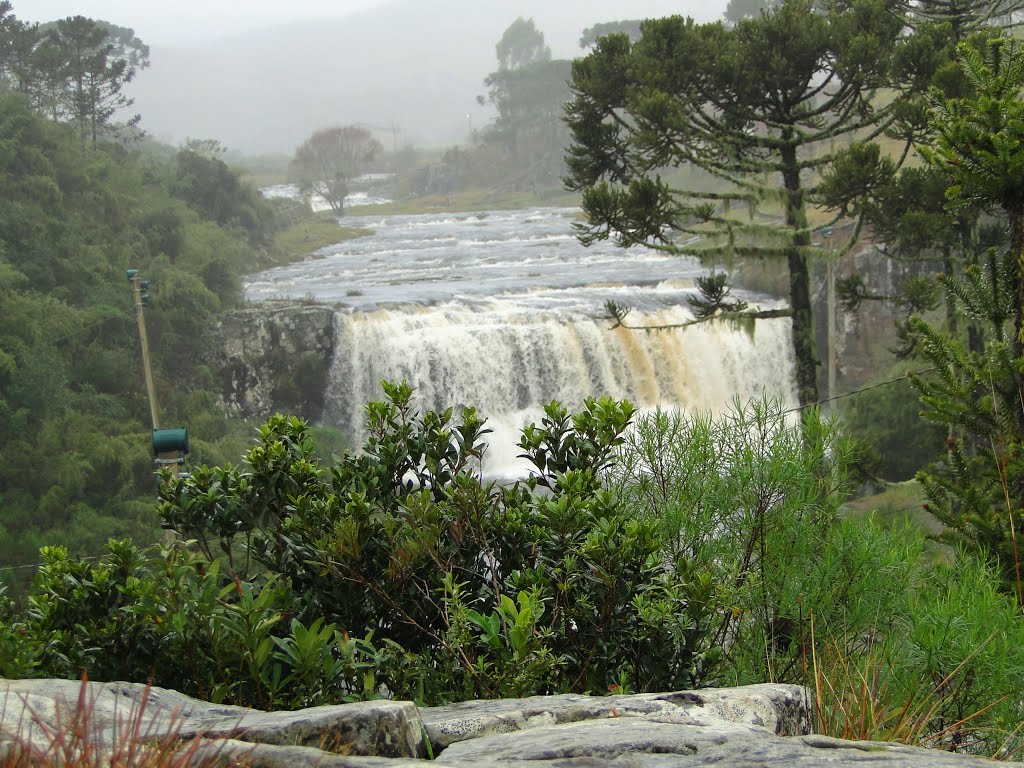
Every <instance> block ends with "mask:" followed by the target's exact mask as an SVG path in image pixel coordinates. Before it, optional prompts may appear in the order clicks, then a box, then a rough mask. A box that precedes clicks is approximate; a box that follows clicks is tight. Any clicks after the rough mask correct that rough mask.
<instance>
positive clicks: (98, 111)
mask: <svg viewBox="0 0 1024 768" xmlns="http://www.w3.org/2000/svg"><path fill="white" fill-rule="evenodd" d="M12 11H13V8H12V5H11V3H10V2H8V1H7V0H2V2H0V92H3V91H6V90H14V91H19V92H21V93H22V94H24V95H25V97H26V98H27V99H28V101H29V103H30V104H31V105H32V106H33V108H34V109H35V110H36V111H37V112H39V113H41V114H43V115H46V116H47V117H48V118H50V119H52V120H54V121H59V120H67V121H69V122H72V123H74V124H75V125H76V127H77V128H78V134H79V139H80V141H81V144H82V147H83V149H84V148H85V147H87V146H92V147H93V148H95V146H96V143H97V141H98V140H99V138H100V136H101V135H102V134H104V133H107V132H109V131H110V129H111V127H112V125H113V124H114V117H115V116H118V115H121V117H122V118H123V125H125V126H127V127H133V126H135V125H137V124H138V122H139V120H140V119H141V118H140V116H139V115H127V114H125V110H127V109H128V108H129V107H131V106H132V104H133V103H134V99H132V98H129V97H128V96H127V95H126V94H125V93H124V87H125V86H126V85H127V84H128V83H130V82H131V81H132V80H134V79H135V75H136V73H137V72H138V71H139V70H140V69H145V68H146V67H147V66H149V46H147V45H146V44H144V43H143V42H142V41H141V40H139V39H138V38H137V37H136V36H135V32H134V31H133V30H131V29H128V28H125V27H118V26H116V25H113V24H109V23H107V22H104V21H97V20H94V19H89V18H86V17H84V16H69V17H68V18H66V19H61V20H60V21H56V22H50V23H47V24H43V25H40V24H29V23H27V22H24V21H19V20H18V19H17V18H16V17H15V16H14V14H13V12H12Z"/></svg>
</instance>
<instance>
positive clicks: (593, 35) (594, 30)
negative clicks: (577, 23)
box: [580, 19, 643, 48]
mask: <svg viewBox="0 0 1024 768" xmlns="http://www.w3.org/2000/svg"><path fill="white" fill-rule="evenodd" d="M642 21H643V20H642V19H623V20H622V21H603V22H601V23H600V24H595V25H594V26H592V27H587V28H586V29H584V30H583V34H581V35H580V48H592V47H593V46H594V44H595V43H597V38H599V37H604V36H605V35H614V34H623V35H628V36H629V39H630V40H632V41H633V42H636V41H637V40H639V39H640V23H641V22H642Z"/></svg>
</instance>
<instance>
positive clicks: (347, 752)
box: [0, 680, 992, 768]
mask: <svg viewBox="0 0 1024 768" xmlns="http://www.w3.org/2000/svg"><path fill="white" fill-rule="evenodd" d="M82 703H84V704H85V707H84V708H83V709H87V710H89V715H88V718H87V719H88V722H86V723H84V725H85V726H86V727H87V732H89V733H92V734H94V738H93V740H94V741H95V742H97V743H98V744H99V745H100V748H101V749H102V750H103V751H105V752H106V753H108V754H111V753H113V752H114V751H115V750H116V749H117V748H118V746H119V745H120V747H121V748H122V749H123V748H124V747H125V742H126V740H128V736H129V735H130V734H133V733H134V734H139V735H140V738H141V740H143V741H145V742H146V743H150V744H152V743H154V742H160V741H161V740H162V737H163V736H165V735H168V734H170V736H171V737H172V739H173V741H174V743H175V744H176V745H177V748H178V749H179V750H181V751H182V752H183V753H184V754H187V755H188V758H189V759H188V760H187V761H185V762H184V764H188V765H200V764H202V765H221V766H229V765H246V766H250V768H300V767H301V766H319V767H320V768H356V767H357V766H364V767H366V768H371V767H374V768H426V767H427V766H428V765H429V764H430V763H429V762H428V758H431V757H432V758H433V760H434V765H437V766H439V768H444V767H445V766H447V767H449V768H481V767H482V766H498V767H499V768H517V767H522V768H525V767H526V766H531V768H543V766H551V767H552V768H555V767H556V766H558V767H561V766H573V767H574V768H575V767H577V766H592V767H593V768H602V767H605V766H606V767H607V768H622V767H623V766H630V767H631V766H636V767H637V768H648V767H650V768H660V767H661V766H666V767H667V766H681V767H686V766H704V765H716V766H721V767H723V768H729V767H730V766H736V768H739V767H740V766H746V767H752V768H757V767H758V766H766V767H767V766H795V765H806V766H812V765H813V766H816V765H822V764H828V765H830V766H835V767H837V768H842V767H843V766H860V765H871V766H893V767H902V766H906V767H907V768H910V767H911V766H920V767H921V768H924V767H925V766H938V767H941V766H961V767H962V768H971V766H982V765H992V763H991V761H988V760H982V759H980V758H974V757H966V756H962V755H952V754H948V753H945V752H937V751H931V750H924V749H917V748H912V747H904V746H899V745H893V744H883V743H873V742H871V743H869V742H851V741H841V740H838V739H832V738H828V737H824V736H817V735H814V734H812V733H811V722H812V718H811V704H810V702H809V701H808V693H807V692H806V691H805V690H804V689H802V688H799V687H796V686H787V685H754V686H747V687H742V688H729V689H707V690H700V691H684V692H677V693H664V694H642V695H634V696H607V697H588V696H578V695H565V696H536V697H532V698H527V699H506V700H497V701H470V702H463V703H461V704H454V705H451V706H447V707H430V708H422V709H421V708H417V707H416V706H415V705H414V704H412V703H411V702H400V701H375V702H360V703H356V704H343V705H337V706H324V707H315V708H312V709H305V710H299V711H296V712H274V713H270V712H260V711H257V710H252V709H246V708H243V707H228V706H219V705H214V704H208V703H206V702H202V701H197V700H196V699H191V698H188V697H186V696H183V695H181V694H178V693H175V692H174V691H168V690H164V689H159V688H150V689H147V688H146V687H145V686H142V685H137V684H131V683H90V684H88V685H87V686H86V687H85V688H83V687H82V686H81V685H80V684H79V683H77V682H72V681H65V680H9V681H0V763H3V764H7V758H9V757H10V755H11V752H12V751H13V750H16V749H17V748H18V746H19V745H20V746H21V748H22V749H26V748H28V749H34V750H36V752H35V753H34V757H35V758H36V760H38V759H39V757H40V756H41V755H43V754H45V753H46V752H47V751H48V750H50V749H52V741H53V737H52V734H53V733H54V732H56V731H59V730H60V726H59V723H63V728H64V730H65V731H67V730H68V728H69V723H70V724H79V725H81V724H83V717H82V716H81V715H80V716H79V717H78V718H76V717H75V715H74V713H75V712H76V711H79V706H80V705H81V704H82ZM31 762H33V760H32V756H30V759H29V763H31ZM176 764H177V763H176Z"/></svg>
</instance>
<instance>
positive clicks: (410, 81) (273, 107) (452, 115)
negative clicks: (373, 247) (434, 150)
mask: <svg viewBox="0 0 1024 768" xmlns="http://www.w3.org/2000/svg"><path fill="white" fill-rule="evenodd" d="M686 10H687V9H686V8H685V7H684V6H682V5H680V4H679V3H672V2H669V0H638V1H636V2H631V3H629V4H628V5H624V4H623V3H621V2H616V0H562V1H561V2H559V3H557V4H553V3H550V2H542V1H541V0H517V2H502V3H486V4H485V3H480V2H475V1H474V0H444V1H443V2H424V1H423V0H393V2H390V3H387V4H385V5H383V6H380V7H378V8H374V9H371V10H367V11H362V12H359V13H356V14H353V15H351V16H348V17H346V18H343V19H320V20H314V21H302V22H292V23H288V24H284V25H282V26H280V27H275V28H272V29H264V30H261V31H257V32H252V33H249V34H245V35H241V36H238V37H234V38H230V39H225V40H223V41H221V42H220V43H218V44H216V45H214V46H211V45H204V46H203V47H201V48H200V47H179V48H166V47H159V46H157V47H154V48H153V52H152V66H151V67H150V68H149V69H147V70H146V71H145V72H143V73H141V74H140V76H139V78H138V80H137V81H136V83H135V84H134V87H133V95H134V96H135V98H136V108H137V109H138V111H139V112H141V113H142V116H143V126H144V127H145V128H146V129H147V130H148V131H149V132H150V133H151V134H153V135H154V136H155V137H156V138H158V139H162V140H167V141H170V142H175V143H176V142H180V141H182V140H183V139H185V138H187V137H195V138H217V139H220V140H221V141H222V142H224V143H225V144H226V145H227V146H228V147H230V148H232V149H236V150H241V151H243V152H247V153H256V152H266V151H283V152H291V151H292V150H293V149H294V148H295V146H296V145H297V144H298V143H300V142H301V141H302V140H303V139H304V138H305V137H306V136H308V135H309V134H310V133H311V132H312V131H313V130H314V129H316V128H319V127H324V126H326V125H332V124H344V123H357V122H358V123H363V124H366V125H367V126H370V127H373V128H374V129H376V130H377V131H378V132H379V135H380V138H381V140H382V142H383V143H384V145H385V146H386V147H387V148H388V149H391V147H392V145H393V144H397V145H399V146H401V145H404V144H407V143H413V144H416V145H419V146H432V145H438V144H446V143H451V142H457V141H462V140H464V139H465V138H466V137H467V135H468V133H469V130H470V127H471V126H472V127H473V128H479V127H480V126H481V125H483V124H484V123H486V121H487V120H488V119H489V115H490V111H489V110H488V109H487V108H485V107H481V106H479V105H478V104H477V102H476V97H477V95H478V94H482V93H484V91H485V88H484V85H483V79H484V77H486V76H487V74H488V73H489V72H491V71H492V70H493V69H495V66H496V60H495V52H494V46H495V43H496V42H497V41H498V39H499V38H500V37H501V34H502V32H504V30H505V28H506V27H508V25H509V24H510V23H511V22H512V21H514V20H515V18H516V17H517V16H526V17H530V16H532V17H533V18H534V19H535V21H536V23H537V26H538V28H539V29H541V31H543V32H544V34H545V36H546V38H547V42H548V44H549V45H550V46H551V48H552V52H553V54H554V55H555V56H556V57H567V58H568V57H574V56H576V55H578V54H579V53H580V49H579V46H578V44H577V41H578V39H579V35H580V32H581V31H582V30H583V29H584V28H585V27H587V26H590V25H591V24H594V23H595V22H599V21H609V20H615V19H619V18H623V17H640V16H660V15H667V14H670V13H679V12H686ZM691 12H692V13H694V14H695V15H697V14H698V12H697V11H695V10H691ZM709 13H710V14H711V16H712V17H714V16H717V15H718V14H719V13H720V9H718V8H716V7H712V8H710V9H707V8H705V10H703V11H701V12H700V14H699V15H701V16H703V17H707V16H708V14H709Z"/></svg>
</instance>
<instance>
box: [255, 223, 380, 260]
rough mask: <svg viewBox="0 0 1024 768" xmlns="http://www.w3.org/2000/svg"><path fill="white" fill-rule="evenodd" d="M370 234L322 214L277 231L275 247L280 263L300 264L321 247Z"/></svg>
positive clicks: (367, 231) (370, 232) (360, 228)
mask: <svg viewBox="0 0 1024 768" xmlns="http://www.w3.org/2000/svg"><path fill="white" fill-rule="evenodd" d="M370 234H373V230H370V229H365V228H363V227H346V226H343V225H341V224H339V223H338V218H337V216H335V215H334V214H333V213H330V212H328V211H323V212H321V213H316V214H313V215H312V216H310V217H309V218H305V219H303V220H302V221H300V222H298V223H296V224H293V225H292V226H290V227H288V228H287V229H284V230H282V231H281V232H279V233H278V235H277V237H276V238H275V245H276V246H277V248H276V250H277V251H278V253H280V261H281V263H282V264H285V263H289V262H292V261H301V260H302V259H304V258H307V257H308V256H310V255H312V254H313V253H314V252H315V251H317V250H319V249H320V248H324V247H325V246H328V245H333V244H334V243H340V242H342V241H344V240H351V239H353V238H356V237H364V236H366V235H370Z"/></svg>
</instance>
